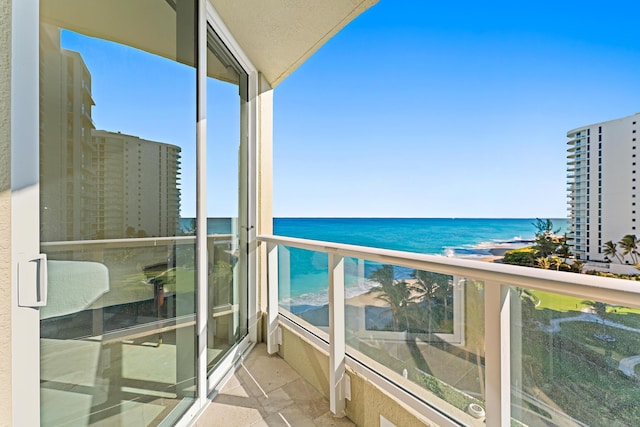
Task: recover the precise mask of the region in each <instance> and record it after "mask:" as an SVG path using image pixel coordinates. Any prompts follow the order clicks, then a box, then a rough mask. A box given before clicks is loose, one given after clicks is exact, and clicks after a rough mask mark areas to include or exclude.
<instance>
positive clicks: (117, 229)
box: [40, 0, 196, 425]
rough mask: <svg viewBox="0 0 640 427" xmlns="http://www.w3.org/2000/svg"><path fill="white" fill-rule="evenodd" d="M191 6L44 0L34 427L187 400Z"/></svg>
mask: <svg viewBox="0 0 640 427" xmlns="http://www.w3.org/2000/svg"><path fill="white" fill-rule="evenodd" d="M194 7H195V2H190V1H181V2H178V3H177V4H173V3H172V2H164V1H157V2H144V7H142V6H141V4H138V3H137V2H124V1H113V2H102V3H95V2H91V4H88V2H82V1H69V2H65V3H64V5H61V4H60V3H59V2H55V1H49V0H47V1H44V0H43V1H41V32H40V182H41V186H40V188H41V195H40V201H41V207H40V210H41V230H40V237H41V239H40V240H41V243H42V250H43V252H45V253H47V255H48V258H49V260H50V261H49V265H48V267H49V292H48V293H49V295H48V304H47V306H46V307H43V308H42V309H41V311H40V317H41V322H40V326H41V327H40V334H41V401H42V404H41V421H42V425H64V424H67V425H89V424H114V425H121V424H130V425H158V424H160V423H161V422H163V420H166V421H168V422H171V420H175V419H177V417H179V416H180V415H181V414H182V413H184V411H185V410H186V409H187V407H188V404H189V402H190V401H192V400H193V398H194V397H195V382H196V374H195V366H196V358H195V333H196V328H195V265H194V262H195V256H194V250H195V240H194V237H193V236H189V233H188V232H185V230H183V227H182V226H181V223H180V222H179V218H180V217H181V216H190V215H192V213H193V212H194V211H195V202H194V200H195V199H194V193H195V174H194V173H195V168H194V167H192V166H193V165H194V164H195V154H194V153H195V104H196V103H195V94H196V90H195V68H194V62H193V58H194V52H195V45H194V34H195V31H194V25H195V24H194V23H195V19H194V16H195V15H194V10H195V9H194ZM149 17H153V18H154V19H152V20H150V19H148V18H149ZM94 37H99V38H94ZM148 52H151V53H148Z"/></svg>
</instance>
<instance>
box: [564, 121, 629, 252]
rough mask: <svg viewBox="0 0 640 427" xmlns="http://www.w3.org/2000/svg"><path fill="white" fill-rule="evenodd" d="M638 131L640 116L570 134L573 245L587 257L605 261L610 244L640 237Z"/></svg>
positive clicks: (571, 234)
mask: <svg viewBox="0 0 640 427" xmlns="http://www.w3.org/2000/svg"><path fill="white" fill-rule="evenodd" d="M638 129H640V113H638V114H635V115H633V116H629V117H624V118H621V119H616V120H610V121H607V122H602V123H596V124H593V125H587V126H582V127H579V128H576V129H573V130H570V131H569V132H568V133H567V137H569V138H570V140H569V142H568V145H569V148H568V155H567V178H568V190H569V218H570V221H571V232H570V234H569V236H568V237H569V239H568V241H569V244H570V245H571V247H572V251H573V252H574V253H575V254H576V256H577V257H579V258H581V259H586V260H599V261H604V260H605V259H604V258H605V255H604V253H603V245H604V243H605V242H607V241H609V240H611V241H613V242H618V241H619V240H620V239H621V238H622V237H623V236H624V235H626V234H637V233H638V231H637V229H636V227H638V226H639V224H638V223H637V219H638V218H639V215H638V214H637V212H638V208H639V206H638V205H637V203H638V200H637V198H636V197H637V195H638V194H639V193H640V192H639V191H638V190H637V188H638V182H637V181H636V180H637V176H638V171H639V170H640V168H638V167H637V165H636V164H637V162H638V159H637V157H636V156H637V155H638V151H639V150H638V148H637V142H638V141H637V138H638V134H637V133H636V131H637V130H638ZM611 261H613V262H616V260H615V259H611Z"/></svg>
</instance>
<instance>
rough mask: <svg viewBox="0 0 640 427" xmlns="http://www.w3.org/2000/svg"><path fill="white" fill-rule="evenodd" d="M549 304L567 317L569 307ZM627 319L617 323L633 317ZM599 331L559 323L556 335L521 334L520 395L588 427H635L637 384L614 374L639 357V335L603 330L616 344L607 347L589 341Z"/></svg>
mask: <svg viewBox="0 0 640 427" xmlns="http://www.w3.org/2000/svg"><path fill="white" fill-rule="evenodd" d="M554 296H555V295H554ZM543 297H544V296H543ZM577 300H578V299H575V298H574V301H577ZM554 303H555V304H556V305H555V306H553V307H556V308H559V309H564V310H565V311H566V310H568V307H569V304H570V303H571V302H570V300H569V299H565V298H560V299H559V300H557V301H554ZM574 304H575V302H574ZM545 307H546V309H545V310H540V311H536V312H534V316H535V317H536V318H542V317H544V315H545V313H544V312H548V311H549V310H550V308H549V307H552V306H551V305H546V306H545ZM574 307H575V305H574ZM573 310H574V311H575V308H574V309H573ZM629 314H630V313H625V314H624V315H620V317H626V318H631V317H635V316H628V315H629ZM627 316H628V317H627ZM612 320H613V319H612ZM602 331H603V329H602V325H601V324H598V323H588V322H566V323H563V324H562V326H561V330H560V332H559V333H555V334H549V333H548V332H543V331H541V330H535V329H532V330H529V331H526V336H527V339H526V340H524V341H523V347H522V351H523V355H522V362H523V370H522V372H523V377H524V378H523V383H524V384H525V389H529V390H541V391H542V392H543V393H544V394H545V395H546V396H547V398H548V399H550V400H551V401H553V402H554V404H555V405H557V406H558V407H559V408H560V409H561V410H563V411H564V412H566V413H567V414H569V415H570V416H572V417H574V418H576V419H578V420H580V421H582V422H584V423H586V424H588V425H591V426H603V427H604V426H609V425H640V402H638V398H637V396H638V384H637V382H636V381H635V380H633V379H630V378H628V377H626V376H625V375H624V374H622V373H621V372H620V371H619V370H618V363H619V361H620V360H621V359H623V358H625V357H629V356H634V355H637V354H640V334H638V333H635V332H632V331H626V330H622V329H619V328H612V327H607V328H606V333H607V334H609V335H611V336H613V337H615V339H616V340H615V342H613V343H607V342H604V341H602V340H599V339H597V338H596V337H595V336H594V334H595V333H601V332H602Z"/></svg>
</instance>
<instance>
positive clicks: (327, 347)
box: [259, 236, 640, 426]
mask: <svg viewBox="0 0 640 427" xmlns="http://www.w3.org/2000/svg"><path fill="white" fill-rule="evenodd" d="M259 239H260V240H261V241H262V242H263V244H266V246H267V253H268V266H269V267H268V282H269V286H268V288H269V296H268V298H269V307H270V310H269V313H268V319H267V322H266V323H267V328H268V331H267V351H268V352H269V353H276V352H277V353H279V354H280V355H281V356H282V357H283V358H284V359H285V361H287V363H289V364H290V365H291V366H292V367H294V368H295V369H296V370H297V371H298V372H299V373H300V374H301V375H302V376H303V377H305V378H307V380H309V381H310V382H311V383H312V384H316V386H317V388H318V389H319V390H321V391H322V393H323V394H324V395H325V396H326V397H327V398H328V399H329V405H330V409H331V411H332V412H333V413H335V414H346V416H347V417H349V418H350V419H351V420H352V421H354V422H355V423H356V424H357V425H372V424H373V423H378V422H380V419H381V418H380V417H384V418H386V419H387V420H389V421H391V422H392V423H396V425H415V424H418V423H419V422H424V423H435V424H437V425H451V426H453V425H460V424H464V425H478V426H480V425H485V422H486V425H489V426H504V425H607V424H610V423H613V422H622V423H623V424H626V425H637V423H638V421H640V420H638V419H636V417H637V415H634V414H637V413H638V412H637V411H638V409H639V407H638V404H637V402H636V401H637V399H635V398H632V396H635V395H636V393H637V378H638V374H637V371H636V370H634V368H633V367H629V365H630V364H631V365H633V364H634V363H635V362H634V361H635V356H636V354H635V353H637V352H638V351H637V349H638V348H640V347H638V345H637V343H638V342H639V341H640V335H639V334H640V328H639V326H640V310H638V308H640V288H638V286H637V284H635V283H634V282H631V281H625V280H619V279H606V278H601V277H593V276H587V275H580V274H575V273H565V272H556V271H549V270H541V269H533V268H524V267H516V266H509V265H501V264H492V263H483V262H478V261H471V260H464V259H452V258H446V257H441V256H429V255H419V254H413V253H406V252H399V251H389V250H380V249H372V248H365V247H358V246H351V245H342V244H336V243H330V242H318V241H311V240H303V239H293V238H284V237H278V236H261V237H260V238H259ZM383 266H389V267H383ZM389 268H391V269H392V271H393V274H392V275H391V276H388V277H390V282H389V283H386V284H382V283H381V282H379V283H378V288H377V289H374V291H373V292H369V293H364V294H362V292H366V289H368V288H370V287H371V286H373V285H374V284H375V283H374V279H375V278H377V279H378V280H379V279H380V278H384V277H385V276H384V274H381V273H380V271H382V270H388V269H389ZM376 271H377V272H378V273H376ZM417 272H423V273H417ZM425 278H426V279H425ZM420 281H422V282H421V283H422V285H423V286H422V288H421V287H420V286H418V284H419V283H418V282H420ZM408 283H410V284H412V285H411V286H409V288H410V291H409V293H406V292H404V293H403V292H400V293H399V294H398V295H394V292H395V291H396V290H401V289H402V288H403V286H407V284H408ZM429 283H430V285H429ZM425 284H427V285H428V286H424V285H425ZM303 287H307V289H309V287H312V288H313V289H314V292H316V294H317V295H319V297H318V298H317V299H316V301H315V302H314V303H313V304H311V303H308V304H307V305H304V304H302V303H301V301H302V299H301V296H302V295H301V294H300V292H301V291H300V289H301V288H303ZM420 289H421V290H420ZM358 293H360V294H358ZM276 307H277V309H276ZM603 307H604V311H602V309H603ZM587 372H588V375H587V374H586V373H587ZM605 391H606V393H607V395H608V396H609V397H608V398H607V399H606V400H602V399H596V398H595V394H597V395H598V396H601V393H603V392H605ZM583 402H588V403H583ZM613 402H616V403H613ZM483 418H486V419H485V420H484V422H483ZM409 420H413V421H409Z"/></svg>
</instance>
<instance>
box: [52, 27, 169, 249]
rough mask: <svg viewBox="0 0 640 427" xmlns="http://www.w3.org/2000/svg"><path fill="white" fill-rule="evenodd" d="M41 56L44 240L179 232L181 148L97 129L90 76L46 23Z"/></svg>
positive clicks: (78, 59)
mask: <svg viewBox="0 0 640 427" xmlns="http://www.w3.org/2000/svg"><path fill="white" fill-rule="evenodd" d="M40 58H41V63H40V70H41V71H40V94H41V97H42V99H43V102H41V103H40V150H41V153H42V155H41V157H40V168H41V171H42V176H43V177H44V178H46V179H43V184H42V187H41V197H40V200H41V206H40V210H41V213H42V216H43V221H41V224H43V225H42V236H43V239H44V240H47V241H62V240H89V239H109V238H112V239H113V238H125V237H134V236H137V237H141V236H172V235H174V234H175V232H176V227H177V224H178V219H179V212H180V192H179V189H178V181H179V168H180V160H179V159H180V148H179V147H176V146H174V145H170V144H164V143H161V142H154V141H148V140H145V139H141V138H139V137H136V136H131V135H125V134H121V133H115V132H108V131H104V130H101V131H96V130H95V125H94V122H93V119H92V117H91V107H92V106H93V105H95V102H94V100H93V98H92V96H91V74H90V72H89V69H88V67H87V65H86V64H85V62H84V60H83V59H82V56H81V55H80V54H79V53H78V52H73V51H70V50H67V49H63V48H61V47H60V29H59V28H57V27H54V26H52V25H48V24H43V25H42V26H41V43H40ZM45 224H46V226H45Z"/></svg>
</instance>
